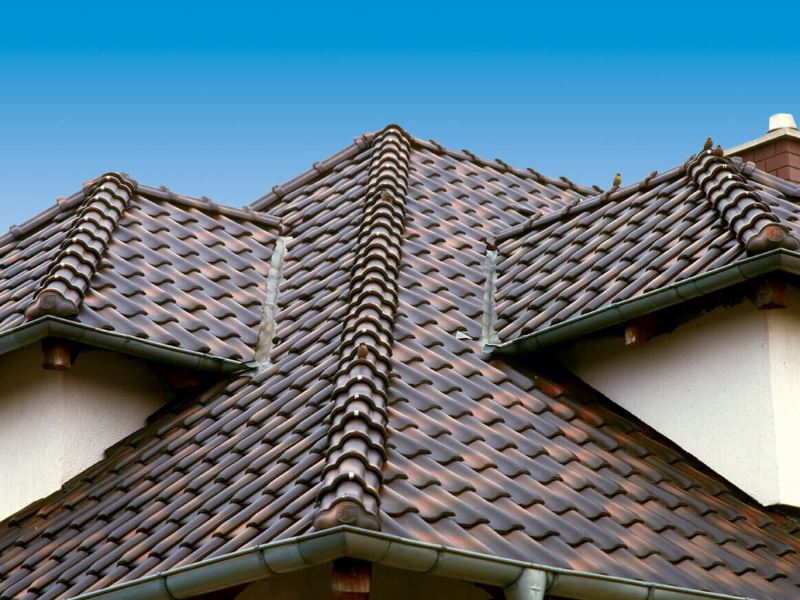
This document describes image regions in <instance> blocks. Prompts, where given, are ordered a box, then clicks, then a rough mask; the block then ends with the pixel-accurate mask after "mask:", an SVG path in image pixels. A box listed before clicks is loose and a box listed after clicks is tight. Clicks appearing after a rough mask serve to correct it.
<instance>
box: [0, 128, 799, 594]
mask: <svg viewBox="0 0 800 600" xmlns="http://www.w3.org/2000/svg"><path fill="white" fill-rule="evenodd" d="M373 139H374V136H365V137H362V138H359V139H358V140H357V141H356V143H355V144H354V145H353V146H351V147H350V148H348V149H346V150H345V151H343V152H342V153H340V154H339V155H337V157H335V159H332V160H329V161H325V162H324V163H320V164H319V165H318V166H317V167H316V168H315V170H314V173H315V174H313V175H311V174H304V175H303V176H301V178H298V180H296V181H295V182H294V183H293V184H287V185H286V186H282V187H281V189H280V190H279V191H276V192H272V193H271V194H270V195H268V196H267V197H266V199H262V200H261V201H259V203H258V204H257V205H256V206H260V207H261V208H264V207H266V206H267V205H269V210H270V212H272V213H273V214H275V215H276V216H278V217H280V218H281V219H282V222H283V223H284V225H285V227H286V230H285V232H284V234H285V235H288V236H290V237H291V239H290V240H289V242H288V245H287V248H288V249H287V253H286V257H285V272H284V274H283V275H284V277H283V285H282V286H281V289H280V295H279V298H278V304H279V310H278V316H277V332H276V340H275V347H274V350H273V355H272V360H271V363H270V366H269V367H268V368H266V369H265V370H263V371H262V372H260V373H257V372H255V371H253V372H249V373H246V374H243V375H241V376H238V377H237V378H236V379H234V380H232V381H230V382H228V383H223V384H221V385H220V386H219V387H217V388H215V389H212V390H209V391H208V392H206V393H204V394H203V395H201V396H200V397H198V398H196V399H195V400H193V401H191V402H187V403H185V404H181V405H174V406H170V407H167V408H166V409H165V410H164V411H162V413H160V414H158V415H155V416H154V417H153V419H152V422H151V423H150V424H149V425H148V426H147V427H146V428H145V429H144V430H142V431H140V432H138V433H137V434H135V435H133V436H131V437H130V438H128V439H126V440H125V441H123V442H121V443H120V444H118V445H117V446H115V447H114V448H112V449H111V450H110V451H109V453H108V456H107V458H106V459H105V460H104V461H103V462H102V463H100V464H98V465H97V466H95V467H93V468H92V469H90V470H89V471H87V472H86V473H84V474H83V475H82V476H81V477H79V478H77V479H76V480H74V481H73V482H71V483H70V484H69V485H68V486H67V487H66V488H65V489H64V490H63V491H61V492H59V493H57V494H55V495H53V496H52V497H51V498H49V499H47V500H46V501H45V502H44V503H42V504H41V505H40V506H38V507H32V508H31V509H30V510H29V511H27V512H23V513H21V514H19V515H17V516H16V517H15V518H13V519H12V520H10V521H8V522H6V523H5V524H4V525H3V526H2V527H0V565H2V570H0V597H4V598H6V597H7V598H11V597H13V598H25V599H30V600H33V599H39V598H55V597H67V596H74V595H75V594H78V593H81V592H84V591H87V590H90V589H98V588H101V587H104V586H107V585H111V584H113V583H119V582H121V581H126V580H130V579H133V578H136V577H140V576H143V575H147V574H152V573H155V572H158V571H161V570H163V569H168V568H170V567H174V566H177V565H181V564H187V563H191V562H194V561H197V560H200V559H203V558H207V557H210V556H215V555H220V554H223V553H226V552H230V551H233V550H237V549H241V548H245V547H249V546H253V545H255V544H258V543H262V542H266V541H269V540H274V539H280V538H285V537H289V536H293V535H297V534H299V533H302V532H305V531H308V530H310V529H311V528H312V527H313V518H314V516H315V514H316V511H317V510H318V508H319V505H318V504H317V501H318V499H319V498H320V493H321V491H322V489H323V487H322V485H323V470H324V469H325V466H326V456H329V454H328V452H329V436H330V434H331V432H332V431H333V432H335V428H332V427H331V424H332V423H333V422H334V421H333V420H332V418H331V417H332V409H333V406H334V403H333V402H332V399H333V398H335V395H334V394H335V390H336V389H337V385H336V381H337V376H338V375H339V374H341V367H342V362H341V361H342V357H345V358H348V357H351V356H352V344H351V345H350V348H351V352H350V353H345V354H342V353H341V350H342V345H343V342H345V343H346V341H347V340H349V338H348V336H347V332H346V331H345V328H346V327H347V323H348V322H349V321H348V317H349V316H351V310H352V308H353V304H352V302H351V301H350V300H351V299H352V296H351V295H350V292H351V289H352V288H351V282H352V280H353V277H354V274H357V273H358V272H359V271H358V269H359V266H360V265H361V264H362V263H359V256H360V252H359V251H360V249H361V247H362V244H363V241H364V237H363V235H361V236H360V235H359V234H360V232H361V233H362V234H363V227H362V221H363V219H362V215H363V214H364V213H363V206H364V204H363V203H364V198H367V197H370V195H371V194H374V193H375V189H374V187H375V186H374V185H372V186H371V185H370V178H371V176H372V171H371V170H370V164H371V159H372V157H373V152H372V149H371V147H370V145H371V144H372V141H373ZM408 142H409V144H410V155H409V165H408V168H409V172H408V187H407V193H406V198H405V230H404V231H403V237H402V248H401V249H400V250H401V252H402V253H401V254H400V253H398V258H399V263H398V265H399V268H398V271H397V288H396V289H397V299H396V302H397V308H396V315H395V324H394V329H393V332H392V338H391V339H390V340H389V342H388V343H389V345H390V348H389V349H387V350H388V351H391V355H389V354H386V355H385V356H387V357H388V356H391V358H390V360H391V363H392V364H391V373H392V375H391V380H390V384H389V387H388V388H386V389H387V397H388V405H387V408H386V411H387V415H386V416H387V421H386V436H387V437H386V442H385V451H386V456H385V458H384V464H383V469H382V477H383V485H382V487H381V491H380V501H381V504H380V507H379V510H380V512H379V516H380V524H381V527H382V529H383V530H385V531H388V532H391V533H396V534H398V535H402V536H406V537H411V538H415V539H420V540H426V541H433V542H436V543H442V544H446V545H448V546H454V547H459V548H465V549H471V550H477V551H482V552H488V553H492V554H496V555H500V556H505V557H511V558H520V559H523V560H529V561H538V562H542V563H547V564H552V565H559V566H566V567H570V568H578V569H584V570H590V571H595V572H602V573H610V574H613V575H621V576H627V577H633V578H638V579H648V580H653V581H664V582H667V583H671V584H676V585H687V586H690V587H698V588H702V589H709V590H716V591H723V592H727V593H731V594H750V595H751V596H754V597H771V598H778V599H781V598H786V599H788V598H795V597H797V593H798V585H800V581H798V578H799V577H800V575H798V574H799V573H800V569H799V568H798V567H800V560H799V559H798V552H800V542H799V541H798V537H797V532H798V525H797V523H796V522H795V521H793V520H792V519H789V518H786V517H782V516H781V515H779V514H777V513H771V512H767V511H764V510H763V509H761V508H759V507H758V506H756V505H755V504H753V503H751V502H749V501H747V500H746V499H743V498H741V497H740V496H738V495H737V493H736V492H735V491H733V490H731V489H730V488H729V487H728V486H727V485H726V484H725V483H724V482H721V481H719V480H718V479H716V478H715V477H714V476H713V475H712V474H710V473H708V472H706V471H705V470H703V469H702V468H700V467H698V466H696V465H694V464H693V463H691V462H690V461H689V460H687V458H686V457H684V456H683V455H682V454H681V453H680V452H679V451H677V450H675V449H672V448H670V447H669V446H667V445H665V444H664V443H662V442H660V441H659V440H658V439H656V438H655V437H654V436H653V435H652V434H650V433H649V432H647V431H643V430H642V428H641V427H640V426H638V425H637V424H636V423H633V422H631V421H630V420H628V419H627V418H625V417H624V416H622V415H620V414H618V413H616V412H615V411H614V410H612V409H611V408H609V407H608V406H607V405H606V403H605V401H603V400H602V399H599V398H597V397H596V395H595V394H594V393H593V392H591V391H588V390H586V389H584V388H583V387H582V386H581V385H580V384H578V383H572V382H569V381H566V380H565V381H559V382H555V381H552V380H550V379H547V378H545V377H542V376H539V375H535V374H533V369H534V368H535V367H536V365H527V366H526V367H525V368H522V367H514V366H511V365H509V364H506V363H503V362H499V361H488V360H487V358H486V357H485V356H484V355H482V354H481V349H480V347H479V344H478V337H479V336H480V332H481V326H480V315H481V312H482V309H483V305H482V298H483V283H484V279H483V278H484V273H483V271H482V268H483V264H484V260H483V259H484V253H485V244H486V241H487V240H491V239H492V237H493V235H494V233H495V232H497V231H499V230H501V229H504V228H508V227H513V226H520V225H521V226H523V227H527V220H528V219H529V217H530V216H531V215H536V214H540V213H555V212H558V211H567V210H574V205H575V203H576V201H577V200H578V199H579V198H580V197H581V193H582V192H580V190H578V189H577V188H576V187H575V186H571V185H569V184H567V183H565V182H557V181H554V180H547V179H545V178H541V177H540V176H538V175H537V174H533V173H527V174H525V172H520V171H516V170H513V169H509V168H506V167H503V166H502V164H501V163H494V165H495V166H491V165H490V163H489V162H487V161H477V160H476V159H474V158H471V157H470V155H468V154H466V153H454V152H450V151H444V150H442V149H440V148H439V147H437V146H436V145H435V144H432V143H430V142H421V141H419V140H415V139H413V138H408ZM681 177H682V175H680V174H679V173H676V174H674V175H670V176H669V177H667V179H665V180H663V181H662V182H661V183H658V182H657V185H659V186H662V189H665V188H666V187H668V186H675V188H674V189H672V191H671V192H670V194H672V195H676V194H679V193H681V192H680V191H679V189H678V188H680V187H681V186H685V187H688V188H691V187H692V184H691V183H690V182H689V181H688V180H685V179H684V180H682V181H680V182H679V181H678V180H680V179H681ZM749 177H750V179H751V180H753V181H756V180H757V179H758V178H760V177H761V175H759V174H757V173H753V174H751V175H750V176H749ZM753 186H754V189H756V191H757V193H758V194H759V196H760V197H761V198H762V200H763V201H764V203H765V204H767V205H769V206H770V208H771V209H772V210H773V211H774V212H776V213H780V212H781V211H784V210H786V209H787V206H786V202H787V198H788V197H789V193H790V190H786V189H778V188H777V187H776V186H775V185H772V184H771V182H770V181H768V180H763V179H761V180H758V181H757V185H756V183H754V184H753ZM499 192H502V193H499ZM642 193H644V192H642ZM693 194H697V190H696V189H689V190H688V191H687V195H688V196H692V195H693ZM393 206H394V205H393ZM375 207H376V208H377V207H378V204H376V205H375ZM387 209H388V212H387V213H384V214H386V216H387V218H388V219H389V222H387V224H388V225H389V227H390V228H393V229H394V227H395V219H396V215H397V213H396V212H394V211H393V210H392V209H389V207H387ZM620 210H625V209H624V208H623V209H620ZM376 212H377V211H376ZM781 218H783V215H782V214H781ZM708 226H709V227H710V224H709V225H708ZM120 231H122V229H120ZM735 243H736V241H735V240H734V239H733V238H730V239H728V240H727V241H724V242H723V244H730V245H733V244H735ZM390 272H391V269H390ZM390 274H393V273H390ZM389 299H391V294H390V295H389ZM385 300H386V298H384V301H385ZM370 343H371V344H373V345H374V346H375V347H377V346H378V344H377V343H376V342H374V341H371V342H370ZM381 347H382V345H381ZM367 356H368V357H370V358H372V350H371V348H370V346H369V345H368V347H367ZM355 358H356V361H357V360H358V358H359V354H358V346H356V347H355ZM347 364H348V367H349V366H353V367H355V366H356V365H358V366H359V367H360V366H363V364H362V363H358V362H355V363H347ZM363 375H367V376H370V377H375V378H381V375H376V374H374V373H372V372H371V370H370V371H369V372H368V371H364V373H363Z"/></svg>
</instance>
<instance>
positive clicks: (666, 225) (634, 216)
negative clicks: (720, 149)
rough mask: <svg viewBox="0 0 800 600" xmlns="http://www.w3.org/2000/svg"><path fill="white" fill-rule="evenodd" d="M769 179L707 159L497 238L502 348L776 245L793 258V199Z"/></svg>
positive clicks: (703, 157) (736, 165)
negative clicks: (771, 237)
mask: <svg viewBox="0 0 800 600" xmlns="http://www.w3.org/2000/svg"><path fill="white" fill-rule="evenodd" d="M765 176H766V177H767V178H769V177H770V176H769V175H766V174H763V173H760V172H758V171H755V170H754V169H753V168H752V165H749V166H747V165H745V166H742V165H741V163H740V162H737V161H731V160H729V159H727V158H724V157H718V156H715V155H714V154H708V153H704V154H701V155H698V156H697V157H692V158H691V159H690V160H689V161H688V162H687V163H686V164H685V165H683V166H682V167H679V168H676V169H673V170H671V171H667V172H665V173H663V174H661V175H657V176H656V175H653V176H650V177H648V178H647V179H645V180H644V181H642V182H640V183H639V184H636V185H633V186H629V187H627V188H624V189H620V190H617V191H615V192H606V193H604V194H601V195H600V196H598V197H596V198H593V199H591V200H587V201H585V202H583V203H581V204H580V205H576V206H572V207H567V208H566V209H563V210H561V211H559V212H556V213H552V214H550V215H545V216H544V217H541V218H539V219H533V220H530V221H528V222H526V223H523V224H521V225H519V226H516V227H514V228H511V229H508V230H506V231H504V232H502V233H500V234H499V235H498V254H499V257H498V273H499V275H498V279H497V289H498V293H497V315H498V320H497V325H496V326H497V331H498V334H499V336H500V339H501V340H502V341H504V342H505V341H508V340H513V339H515V338H517V337H519V336H521V335H525V334H528V333H532V332H537V331H541V330H544V329H547V328H548V327H551V326H555V325H558V324H561V323H564V322H567V321H570V320H572V319H576V318H579V317H581V316H582V315H585V314H588V313H592V312H594V311H598V310H601V309H604V308H607V307H609V306H611V305H613V304H614V303H617V302H620V301H623V300H628V299H631V298H635V297H637V296H639V295H641V294H644V293H647V292H650V291H653V290H656V289H659V288H662V287H665V286H668V285H670V284H672V283H676V282H679V281H681V280H683V279H686V278H688V277H692V276H695V275H699V274H702V273H705V272H707V271H710V270H712V269H715V268H718V267H722V266H725V265H728V264H731V263H732V262H735V261H736V260H739V259H742V258H745V257H747V256H748V255H750V254H754V253H757V252H762V251H765V250H769V249H771V248H773V247H776V246H775V244H778V246H780V247H785V248H787V249H793V248H794V247H795V244H796V241H795V240H796V239H797V238H798V234H799V233H800V228H798V226H797V223H796V220H797V215H798V214H799V211H798V209H797V205H796V197H793V195H792V194H794V193H796V192H794V190H792V191H791V193H789V190H785V191H784V192H781V191H780V189H779V188H776V187H775V186H773V185H771V182H769V181H767V180H766V179H764V177H765ZM753 177H756V178H761V180H762V181H764V182H765V183H758V181H756V180H752V178H753ZM720 211H722V212H720ZM770 228H776V229H777V230H778V231H777V233H778V234H779V235H778V238H779V240H778V241H777V242H774V243H773V242H769V241H768V240H765V239H764V237H762V234H763V232H764V231H765V230H767V231H768V230H769V229H770ZM773 233H776V232H775V231H773ZM765 241H766V246H765V245H764V243H765ZM748 245H749V246H750V251H748ZM757 245H759V249H757V250H756V246H757Z"/></svg>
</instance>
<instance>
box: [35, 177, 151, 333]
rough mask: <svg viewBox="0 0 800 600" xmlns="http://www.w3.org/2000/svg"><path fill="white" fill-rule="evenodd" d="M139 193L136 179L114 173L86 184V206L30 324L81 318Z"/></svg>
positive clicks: (40, 292)
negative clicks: (99, 269) (114, 236)
mask: <svg viewBox="0 0 800 600" xmlns="http://www.w3.org/2000/svg"><path fill="white" fill-rule="evenodd" d="M135 191H136V182H135V181H134V180H133V179H132V178H130V177H129V176H127V175H125V174H122V173H117V172H113V171H112V172H108V173H105V174H103V175H101V176H100V177H97V178H95V179H92V180H89V181H88V182H86V183H85V184H84V186H83V193H84V198H83V205H82V206H81V208H80V209H79V213H78V215H77V218H76V220H75V223H73V225H72V227H71V228H70V230H69V231H68V232H67V235H66V237H65V238H64V240H63V241H62V242H61V246H60V247H59V249H58V252H57V253H56V255H55V257H54V258H53V260H52V262H51V263H50V266H49V267H48V269H47V272H46V273H45V275H44V277H43V278H42V280H41V281H40V282H39V284H38V286H37V288H36V291H35V292H34V295H33V299H32V300H31V302H30V304H29V305H28V306H27V308H26V309H25V317H26V318H27V319H28V320H29V321H32V320H34V319H36V318H37V317H41V316H45V315H51V316H58V317H73V316H75V315H77V314H78V310H79V308H80V304H81V302H82V301H83V297H84V295H85V294H86V291H87V289H88V287H89V283H90V281H91V278H92V277H93V276H94V273H95V272H96V271H97V267H98V265H99V263H100V260H101V259H102V256H103V254H104V253H105V251H106V249H107V248H108V243H109V241H110V239H111V235H112V233H113V231H114V229H115V228H116V226H117V223H118V222H119V219H120V217H121V216H122V214H123V213H124V212H125V210H126V209H127V208H128V206H129V205H130V200H131V198H132V197H133V195H134V193H135Z"/></svg>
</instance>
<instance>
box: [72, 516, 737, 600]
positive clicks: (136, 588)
mask: <svg viewBox="0 0 800 600" xmlns="http://www.w3.org/2000/svg"><path fill="white" fill-rule="evenodd" d="M343 557H349V558H357V559H361V560H366V561H369V562H372V563H375V564H380V565H383V566H387V567H392V568H396V569H402V570H406V571H411V572H415V573H423V574H428V575H438V576H441V577H447V578H450V579H457V580H461V581H468V582H472V583H481V584H485V585H491V586H496V587H500V588H503V589H505V590H506V596H507V597H508V598H515V599H528V598H530V599H536V598H541V597H542V596H544V594H548V595H554V596H560V597H563V598H572V599H574V600H620V599H624V600H695V599H696V600H699V599H717V600H746V599H745V597H744V596H730V595H726V594H717V593H712V592H703V591H699V590H692V589H689V588H682V587H676V586H670V585H664V584H659V583H652V582H646V581H639V580H635V579H626V578H622V577H612V576H608V575H598V574H595V573H586V572H581V571H571V570H569V569H560V568H556V567H548V566H544V565H537V564H534V563H527V562H523V561H518V560H512V559H506V558H499V557H496V556H491V555H487V554H480V553H477V552H469V551H465V550H457V549H455V548H449V547H447V546H439V545H435V544H429V543H425V542H418V541H414V540H409V539H405V538H401V537H399V536H395V535H389V534H386V533H380V532H377V531H369V530H366V529H359V528H355V527H350V526H338V527H334V528H331V529H327V530H325V531H319V532H313V533H309V534H304V535H301V536H298V537H296V538H291V539H287V540H279V541H276V542H270V543H268V544H263V545H261V546H256V547H254V548H249V549H247V550H240V551H238V552H233V553H231V554H225V555H223V556H218V557H215V558H211V559H207V560H204V561H200V562H197V563H194V564H191V565H186V566H182V567H176V568H174V569H169V570H167V571H163V572H161V573H157V574H155V575H149V576H146V577H142V578H140V579H135V580H133V581H128V582H125V583H121V584H118V585H114V586H111V587H108V588H105V589H101V590H96V591H93V592H88V593H85V594H81V595H80V596H76V597H75V598H74V600H181V599H184V598H193V597H198V596H200V595H202V594H208V593H211V592H214V591H217V590H221V589H225V588H229V587H232V586H236V585H242V584H246V583H250V582H253V581H256V580H258V579H263V578H266V577H272V576H275V575H280V574H283V573H289V572H292V571H297V570H299V569H304V568H307V567H312V566H315V565H319V564H323V563H327V562H330V561H332V560H334V559H337V558H343Z"/></svg>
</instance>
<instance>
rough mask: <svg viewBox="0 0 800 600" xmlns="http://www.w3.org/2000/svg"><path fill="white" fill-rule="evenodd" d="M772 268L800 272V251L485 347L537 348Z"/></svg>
mask: <svg viewBox="0 0 800 600" xmlns="http://www.w3.org/2000/svg"><path fill="white" fill-rule="evenodd" d="M773 271H783V272H786V273H793V274H795V275H800V254H797V253H794V252H789V251H787V250H782V249H778V250H772V251H770V252H766V253H764V254H759V255H757V256H753V257H751V258H746V259H743V260H740V261H737V262H735V263H733V264H730V265H726V266H724V267H719V268H718V269H713V270H711V271H708V272H706V273H703V274H701V275H695V276H694V277H688V278H686V279H683V280H681V281H679V282H676V283H673V284H671V285H668V286H666V287H663V288H659V289H657V290H653V291H652V292H647V293H646V294H642V295H641V296H637V297H635V298H631V299H629V300H623V301H621V302H617V303H616V304H613V305H611V306H607V307H604V308H601V309H598V310H595V311H592V312H590V313H586V314H585V315H581V316H580V317H577V318H574V319H569V320H567V321H564V322H562V323H559V324H557V325H553V326H551V327H546V328H544V329H541V330H539V331H535V332H533V333H529V334H526V335H523V336H521V337H519V338H516V339H514V340H509V341H508V342H504V343H502V344H496V345H492V344H488V345H486V346H485V350H486V351H488V352H491V353H492V354H494V355H500V356H515V355H521V354H525V353H528V352H537V351H539V350H543V349H545V348H547V347H550V346H554V345H556V344H559V343H561V342H566V341H568V340H571V339H575V338H579V337H581V336H584V335H587V334H589V333H593V332H595V331H600V330H601V329H605V328H607V327H611V326H613V325H619V324H620V323H625V322H627V321H630V320H631V319H634V318H636V317H640V316H642V315H645V314H648V313H652V312H656V311H658V310H662V309H665V308H668V307H670V306H674V305H676V304H680V303H682V302H686V301H687V300H691V299H693V298H698V297H701V296H706V295H708V294H711V293H712V292H716V291H718V290H721V289H724V288H727V287H730V286H733V285H736V284H739V283H742V282H744V281H748V280H750V279H753V278H755V277H759V276H761V275H764V274H766V273H770V272H773Z"/></svg>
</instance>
